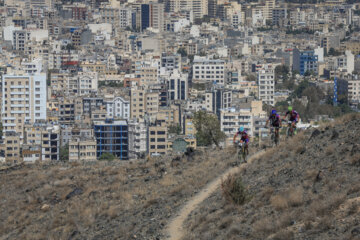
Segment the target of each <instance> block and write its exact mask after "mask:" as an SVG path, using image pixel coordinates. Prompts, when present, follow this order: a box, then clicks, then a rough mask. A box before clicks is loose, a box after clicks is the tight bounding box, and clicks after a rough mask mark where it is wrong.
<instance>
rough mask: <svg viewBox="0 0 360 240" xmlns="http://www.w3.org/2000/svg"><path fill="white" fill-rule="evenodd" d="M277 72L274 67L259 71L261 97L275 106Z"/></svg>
mask: <svg viewBox="0 0 360 240" xmlns="http://www.w3.org/2000/svg"><path fill="white" fill-rule="evenodd" d="M274 76H275V73H274V70H273V69H270V68H268V69H261V70H259V71H258V85H259V99H261V100H262V101H263V102H264V103H266V104H268V105H272V106H274V104H275V101H274V94H275V77H274Z"/></svg>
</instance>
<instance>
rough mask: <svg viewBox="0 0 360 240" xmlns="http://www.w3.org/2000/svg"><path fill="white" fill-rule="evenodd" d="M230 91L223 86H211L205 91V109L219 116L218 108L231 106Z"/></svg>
mask: <svg viewBox="0 0 360 240" xmlns="http://www.w3.org/2000/svg"><path fill="white" fill-rule="evenodd" d="M231 102H232V91H231V90H229V89H225V88H213V89H211V90H210V91H207V92H206V93H205V107H206V110H207V111H209V112H212V113H215V114H216V115H217V116H220V109H222V108H229V107H231Z"/></svg>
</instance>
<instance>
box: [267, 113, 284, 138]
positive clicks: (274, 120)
mask: <svg viewBox="0 0 360 240" xmlns="http://www.w3.org/2000/svg"><path fill="white" fill-rule="evenodd" d="M269 122H270V126H272V127H274V128H275V135H276V136H278V135H279V128H281V118H280V115H279V114H277V112H276V110H275V109H274V110H272V111H271V115H270V116H269V118H268V120H267V121H266V124H265V128H266V127H267V125H268V123H269Z"/></svg>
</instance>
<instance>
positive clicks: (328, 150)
mask: <svg viewBox="0 0 360 240" xmlns="http://www.w3.org/2000/svg"><path fill="white" fill-rule="evenodd" d="M334 153H335V146H333V145H329V146H327V148H326V149H325V154H326V155H332V154H334Z"/></svg>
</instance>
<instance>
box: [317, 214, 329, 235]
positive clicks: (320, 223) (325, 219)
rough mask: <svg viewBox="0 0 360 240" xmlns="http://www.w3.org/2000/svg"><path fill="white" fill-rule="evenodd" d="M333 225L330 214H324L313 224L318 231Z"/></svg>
mask: <svg viewBox="0 0 360 240" xmlns="http://www.w3.org/2000/svg"><path fill="white" fill-rule="evenodd" d="M332 227H333V220H332V217H330V216H325V217H322V218H320V220H319V221H318V222H317V225H316V226H315V229H317V230H319V231H327V230H329V229H331V228H332Z"/></svg>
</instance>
